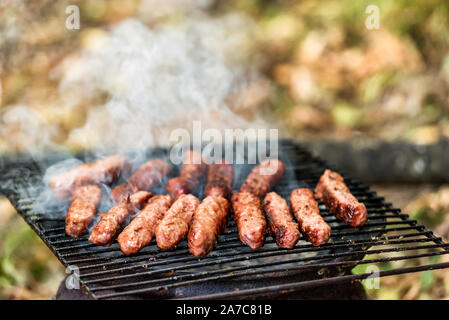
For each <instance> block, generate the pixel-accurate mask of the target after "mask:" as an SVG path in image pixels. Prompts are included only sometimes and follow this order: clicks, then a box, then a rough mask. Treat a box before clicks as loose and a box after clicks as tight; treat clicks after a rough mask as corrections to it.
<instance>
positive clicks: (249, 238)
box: [231, 192, 267, 250]
mask: <svg viewBox="0 0 449 320" xmlns="http://www.w3.org/2000/svg"><path fill="white" fill-rule="evenodd" d="M231 203H232V210H234V220H235V223H236V224H237V229H238V232H239V238H240V240H241V241H242V242H243V243H244V244H246V245H248V246H250V247H251V248H252V249H254V250H255V249H258V248H260V247H262V246H263V242H264V240H265V229H266V227H267V222H266V221H265V216H264V214H263V212H262V209H261V206H260V199H259V198H258V197H257V196H255V195H254V194H252V193H250V192H237V193H234V194H233V195H232V198H231Z"/></svg>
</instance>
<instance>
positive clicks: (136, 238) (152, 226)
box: [117, 195, 172, 256]
mask: <svg viewBox="0 0 449 320" xmlns="http://www.w3.org/2000/svg"><path fill="white" fill-rule="evenodd" d="M171 204H172V199H171V197H170V196H169V195H157V196H154V197H152V198H151V199H150V200H148V202H147V204H146V205H145V207H144V208H143V209H142V211H141V212H139V214H138V215H137V216H136V217H135V218H134V219H133V220H132V221H131V223H130V224H129V225H128V226H127V227H126V228H125V229H124V230H123V231H122V233H120V234H119V236H118V237H117V241H118V243H119V245H120V250H122V252H123V253H124V254H126V255H128V256H129V255H132V254H136V253H138V252H139V251H140V250H141V249H142V248H144V247H145V246H147V245H148V244H149V243H150V242H151V240H152V239H153V237H154V235H155V233H156V227H157V226H158V225H159V223H160V222H161V221H162V218H163V217H164V215H165V213H166V212H167V211H168V209H170V205H171Z"/></svg>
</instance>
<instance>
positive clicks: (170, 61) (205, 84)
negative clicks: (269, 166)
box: [60, 15, 263, 148]
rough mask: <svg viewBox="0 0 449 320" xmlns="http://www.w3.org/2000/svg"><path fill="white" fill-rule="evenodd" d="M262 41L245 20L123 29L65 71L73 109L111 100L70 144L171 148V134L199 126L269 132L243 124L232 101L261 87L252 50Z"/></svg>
mask: <svg viewBox="0 0 449 320" xmlns="http://www.w3.org/2000/svg"><path fill="white" fill-rule="evenodd" d="M256 35H257V29H256V28H255V26H254V24H253V22H252V21H251V20H249V19H248V18H245V17H243V16H241V15H227V16H224V17H221V18H208V17H204V16H195V18H190V19H187V20H186V21H184V22H181V23H178V24H175V25H168V26H160V27H157V28H155V29H149V28H148V27H146V26H145V25H144V24H143V23H141V22H140V21H138V20H134V19H130V20H126V21H123V22H121V23H120V24H118V25H116V26H115V27H113V28H112V29H111V30H110V32H109V33H108V34H107V36H105V37H104V38H103V39H102V41H101V43H100V44H99V45H97V46H96V48H95V49H93V50H85V51H83V52H82V53H81V54H80V56H79V58H77V59H73V58H70V59H69V61H70V65H69V66H67V65H66V66H64V67H63V68H62V70H64V74H63V78H62V81H61V83H60V94H61V96H62V97H63V100H64V101H65V102H66V107H68V108H72V107H76V106H77V105H79V104H82V103H84V104H86V101H87V103H89V101H94V98H95V97H98V96H101V95H105V94H106V96H107V97H108V98H107V100H106V102H105V103H104V104H101V105H96V106H94V107H91V108H90V110H89V113H88V116H87V121H86V123H85V125H84V126H82V127H81V128H78V129H76V130H74V131H72V132H71V134H70V137H69V142H70V143H74V144H77V145H82V146H91V145H95V146H101V145H104V146H108V147H110V146H118V147H120V146H126V147H128V148H129V147H131V148H133V147H143V146H147V145H156V144H160V143H163V144H165V143H166V142H167V140H168V136H169V131H170V130H173V129H175V128H179V127H181V128H186V129H190V128H191V123H192V121H193V120H202V123H203V126H204V127H208V126H209V127H213V128H233V127H244V128H245V127H249V126H251V127H254V126H256V127H257V126H263V123H256V122H251V124H250V123H249V122H247V121H245V120H243V118H242V117H240V116H237V115H236V112H238V109H239V108H242V107H243V106H242V105H241V102H242V101H245V100H244V99H234V100H232V98H233V97H237V96H238V95H239V93H241V92H243V91H245V90H246V89H248V88H249V87H250V85H251V84H253V83H254V82H255V81H257V80H260V79H261V77H260V76H259V75H258V74H257V72H256V66H254V65H253V63H254V61H253V60H252V59H251V58H252V56H251V50H250V49H251V48H250V47H249V44H251V43H253V39H254V38H255V37H256ZM248 65H251V67H248ZM262 100H263V99H262ZM239 103H240V105H239Z"/></svg>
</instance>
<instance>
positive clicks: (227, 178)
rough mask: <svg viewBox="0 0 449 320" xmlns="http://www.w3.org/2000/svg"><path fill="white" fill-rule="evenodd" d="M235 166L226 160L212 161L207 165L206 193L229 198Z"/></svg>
mask: <svg viewBox="0 0 449 320" xmlns="http://www.w3.org/2000/svg"><path fill="white" fill-rule="evenodd" d="M233 181H234V168H233V167H232V164H229V163H226V162H225V161H224V160H223V161H221V162H217V163H212V164H210V165H209V166H208V167H207V182H206V187H205V188H204V195H205V196H206V197H207V196H214V197H223V198H226V199H227V198H229V196H230V195H231V193H232V183H233Z"/></svg>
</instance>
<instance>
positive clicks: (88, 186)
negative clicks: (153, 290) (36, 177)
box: [50, 151, 367, 256]
mask: <svg viewBox="0 0 449 320" xmlns="http://www.w3.org/2000/svg"><path fill="white" fill-rule="evenodd" d="M130 168H131V166H130V165H129V163H128V162H127V160H126V158H125V157H123V156H120V155H116V156H111V157H109V158H106V159H104V160H99V161H97V162H95V163H92V164H84V165H82V166H80V167H77V168H75V169H73V170H71V171H68V172H65V173H63V174H60V175H58V176H56V177H55V178H54V179H53V180H52V181H51V183H50V187H51V188H52V189H53V191H54V193H55V195H56V196H57V197H58V198H60V199H64V198H65V199H67V198H71V199H72V202H71V205H70V208H69V210H68V212H67V216H66V233H67V234H68V235H70V236H72V237H80V236H82V235H84V234H85V233H87V232H88V229H89V226H90V224H91V222H92V220H93V218H94V217H95V214H96V211H97V207H98V206H99V203H100V200H101V197H102V192H101V189H100V188H99V187H98V184H100V183H106V184H110V183H112V182H113V181H115V180H116V179H117V178H118V177H119V176H120V175H122V174H123V175H125V174H129V172H130ZM170 170H171V166H170V165H169V164H168V163H166V162H165V161H163V160H160V159H154V160H151V161H148V162H147V163H145V164H144V165H142V166H141V167H140V168H139V169H138V170H137V171H136V172H135V173H134V174H133V175H132V176H131V177H130V178H129V179H128V180H127V181H126V182H125V183H123V184H121V185H118V186H116V187H115V188H114V189H113V190H112V192H111V199H112V200H113V201H114V202H115V203H116V205H115V206H114V207H112V208H111V209H110V210H109V211H108V212H107V213H101V214H100V220H99V222H98V224H97V225H96V226H94V228H93V229H92V231H91V234H90V237H89V241H91V242H93V243H95V244H98V245H109V244H111V243H112V241H113V240H114V239H115V236H116V235H117V234H118V233H119V236H118V238H117V241H118V243H119V245H120V249H121V250H122V252H123V253H125V254H127V255H131V254H135V253H137V252H139V251H140V250H141V249H142V248H143V247H145V246H146V245H148V244H149V243H150V242H151V241H152V239H153V238H156V243H157V245H158V247H159V248H160V249H162V250H168V249H173V248H175V247H176V245H177V244H178V243H179V242H180V241H181V240H183V239H184V238H186V237H187V241H188V246H189V250H190V252H191V253H192V254H193V255H195V256H201V255H205V254H207V253H208V252H210V251H211V250H212V249H213V247H214V246H215V244H216V243H217V239H218V236H219V234H221V233H222V232H223V231H224V229H225V226H226V221H227V217H228V215H229V211H230V207H231V206H232V208H233V211H234V219H235V222H236V225H237V229H238V233H239V238H240V240H241V241H242V242H243V243H245V244H246V245H248V246H250V247H251V248H253V249H257V248H260V247H261V246H263V244H264V239H265V231H266V230H268V232H269V233H270V234H271V235H272V237H273V238H274V240H275V242H276V244H277V245H278V246H279V247H281V248H292V247H293V246H295V244H296V243H297V242H298V240H299V238H300V230H301V233H302V234H303V235H304V237H305V238H306V239H307V240H308V241H310V242H311V243H312V244H313V245H315V246H317V245H320V244H323V243H326V242H327V241H328V240H329V237H330V234H331V228H330V226H329V225H328V224H327V223H326V222H325V221H324V219H323V218H322V217H321V215H320V210H319V207H318V203H317V201H316V200H315V197H316V198H317V199H319V200H322V201H323V202H324V203H325V205H326V206H327V207H328V208H329V210H330V211H331V212H332V213H333V214H334V215H335V216H336V217H337V218H339V219H341V220H343V221H345V222H346V223H348V224H349V225H351V226H361V225H363V224H364V223H365V221H366V216H367V212H366V208H365V206H364V205H363V204H362V203H359V202H358V201H357V199H356V198H355V197H354V196H353V195H352V194H351V193H350V191H349V189H348V188H347V186H346V184H345V183H344V180H343V178H342V177H341V176H340V175H339V174H337V173H335V172H332V171H330V170H326V171H325V173H324V174H323V175H322V177H321V178H320V181H319V183H318V185H317V187H316V190H315V194H314V193H313V192H312V191H311V190H309V189H296V190H294V191H293V192H292V193H291V195H290V207H289V206H288V204H287V201H286V200H285V199H283V198H282V197H281V196H279V195H278V194H276V193H275V192H270V193H268V191H269V190H270V189H271V188H272V187H273V186H274V185H275V184H276V183H277V182H278V181H279V180H281V178H282V176H283V174H284V171H285V168H284V164H283V163H282V162H281V161H279V160H267V161H265V162H262V163H261V164H260V165H258V166H256V167H255V168H254V169H253V170H252V171H251V173H250V174H249V175H248V177H247V178H246V180H245V182H244V183H243V184H242V186H241V188H240V190H239V192H236V193H235V194H233V195H232V184H233V177H234V171H233V167H232V165H231V164H228V163H226V162H224V161H222V162H218V163H213V164H211V165H206V164H205V163H204V162H203V161H202V158H201V155H200V154H198V153H196V152H193V151H189V152H187V153H186V154H185V156H184V164H183V166H182V169H181V172H180V174H179V176H178V177H176V178H172V179H170V180H169V181H168V182H167V184H166V190H167V193H168V194H167V195H154V196H153V195H152V194H151V193H150V192H149V191H147V190H150V189H151V188H152V187H154V186H155V185H157V184H159V183H160V182H161V181H162V180H163V178H164V177H166V176H167V175H168V174H169V173H170ZM204 176H207V181H206V186H205V190H204V194H205V198H204V199H203V201H201V202H200V201H199V199H198V198H196V197H195V196H194V195H192V194H191V192H192V191H193V190H195V189H196V188H197V187H198V186H199V185H200V183H201V180H202V178H203V177H204ZM231 195H232V196H231ZM229 198H230V200H231V205H230V204H229V202H228V200H229ZM139 210H140V212H139V213H138V214H137V215H136V216H135V218H134V219H133V220H132V221H131V222H130V223H129V224H128V225H127V226H126V227H125V228H124V229H123V231H122V232H120V230H122V227H123V226H124V225H126V224H127V222H128V221H129V220H130V218H131V217H132V216H133V215H134V214H135V213H136V212H138V211H139ZM291 212H292V213H293V215H294V217H295V218H296V220H297V221H298V223H299V225H298V223H296V222H295V221H294V219H293V216H292V214H291ZM267 220H268V227H267Z"/></svg>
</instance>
